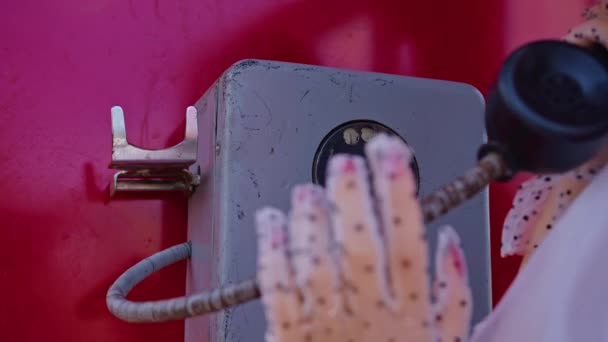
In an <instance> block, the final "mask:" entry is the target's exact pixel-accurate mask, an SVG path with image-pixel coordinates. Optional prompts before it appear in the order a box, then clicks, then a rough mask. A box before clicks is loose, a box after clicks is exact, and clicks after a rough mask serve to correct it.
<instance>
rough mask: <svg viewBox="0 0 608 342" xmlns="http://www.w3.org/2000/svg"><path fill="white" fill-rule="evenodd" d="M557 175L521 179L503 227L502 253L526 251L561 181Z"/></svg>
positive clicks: (507, 254) (502, 254)
mask: <svg viewBox="0 0 608 342" xmlns="http://www.w3.org/2000/svg"><path fill="white" fill-rule="evenodd" d="M560 177H561V176H558V175H547V176H538V177H535V178H533V179H530V180H527V181H526V182H524V183H522V184H521V186H520V188H519V190H518V191H517V193H516V195H515V197H514V199H513V206H512V207H511V209H510V210H509V212H508V213H507V216H506V218H505V221H504V224H503V228H502V243H501V247H500V248H501V249H500V253H501V256H502V257H506V256H510V255H523V254H524V253H525V251H526V250H527V247H528V246H529V244H530V241H531V239H532V236H533V235H534V227H535V226H536V225H537V224H538V223H539V222H542V221H543V215H544V214H545V213H546V208H547V207H548V206H550V203H551V201H552V199H551V193H552V192H553V189H554V188H555V186H556V184H557V183H559V178H560Z"/></svg>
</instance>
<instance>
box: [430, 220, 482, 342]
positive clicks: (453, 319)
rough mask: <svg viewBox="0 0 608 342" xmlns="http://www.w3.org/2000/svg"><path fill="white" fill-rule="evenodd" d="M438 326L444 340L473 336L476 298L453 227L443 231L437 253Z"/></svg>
mask: <svg viewBox="0 0 608 342" xmlns="http://www.w3.org/2000/svg"><path fill="white" fill-rule="evenodd" d="M435 271H436V277H435V286H434V288H435V298H436V303H435V307H434V311H435V326H436V327H437V331H438V333H439V337H440V340H441V341H462V342H464V341H466V340H467V339H468V337H469V330H470V325H471V314H472V307H473V305H472V304H473V303H472V296H471V288H470V287H469V281H468V271H467V265H466V260H465V257H464V253H463V251H462V248H461V247H460V238H459V237H458V234H457V233H456V231H455V230H454V229H452V227H449V226H445V227H443V228H441V229H440V231H439V237H438V246H437V251H436V254H435Z"/></svg>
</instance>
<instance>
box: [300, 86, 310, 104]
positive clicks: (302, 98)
mask: <svg viewBox="0 0 608 342" xmlns="http://www.w3.org/2000/svg"><path fill="white" fill-rule="evenodd" d="M308 93H310V89H308V90H306V91H305V92H304V95H302V97H301V98H300V102H302V100H304V98H305V97H306V95H308Z"/></svg>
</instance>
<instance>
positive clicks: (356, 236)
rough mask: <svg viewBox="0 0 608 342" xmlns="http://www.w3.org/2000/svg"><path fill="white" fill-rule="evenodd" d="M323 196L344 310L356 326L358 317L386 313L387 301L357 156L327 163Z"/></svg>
mask: <svg viewBox="0 0 608 342" xmlns="http://www.w3.org/2000/svg"><path fill="white" fill-rule="evenodd" d="M328 171H329V172H328V181H327V193H328V198H329V200H330V201H331V202H332V203H333V206H334V210H333V213H332V223H333V232H334V237H335V240H336V243H337V246H338V251H339V266H340V271H341V273H340V274H341V276H342V282H343V284H344V287H343V294H344V304H343V305H344V310H345V314H346V315H348V316H351V317H352V319H353V320H354V321H358V324H355V326H356V327H360V326H365V327H368V326H369V324H370V322H363V321H362V317H364V315H368V314H369V313H370V312H371V313H380V312H382V311H383V310H386V305H387V303H388V302H389V300H390V296H388V291H387V286H386V267H385V266H386V264H385V262H384V260H385V258H384V254H383V253H384V249H383V246H382V240H381V237H380V233H379V229H378V222H377V219H376V215H375V214H374V211H373V206H372V201H371V198H370V191H369V184H368V181H367V177H368V174H367V170H366V167H365V164H364V161H363V159H362V158H360V157H354V156H346V155H335V156H334V157H333V158H332V159H331V160H330V162H329V168H328Z"/></svg>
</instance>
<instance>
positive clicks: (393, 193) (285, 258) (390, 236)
mask: <svg viewBox="0 0 608 342" xmlns="http://www.w3.org/2000/svg"><path fill="white" fill-rule="evenodd" d="M366 156H367V159H368V162H369V166H370V167H371V170H372V174H373V177H372V179H371V184H370V183H369V182H368V180H369V179H370V178H369V177H368V171H367V169H366V165H365V161H364V159H363V158H360V157H356V156H348V155H337V156H334V157H333V158H332V160H331V161H330V163H329V168H328V182H327V184H328V185H327V189H323V188H320V187H317V186H315V185H301V186H297V187H295V188H294V189H293V192H292V202H291V206H292V207H291V211H290V213H289V215H288V216H286V215H285V214H283V213H282V212H280V211H278V210H276V209H273V208H265V209H263V210H261V211H259V212H258V214H257V229H258V235H259V242H258V250H259V257H258V260H259V272H258V280H259V283H260V287H261V291H262V302H263V305H264V307H265V314H266V318H267V321H268V330H267V335H266V336H267V337H266V340H267V341H272V342H296V341H298V342H299V341H305V342H308V341H325V342H332V341H340V342H349V341H352V342H355V341H379V342H397V341H403V342H414V341H424V342H431V341H439V340H441V341H466V340H467V339H468V335H469V328H470V327H469V324H470V318H471V307H472V305H471V304H472V303H471V300H472V299H471V293H470V289H469V285H468V280H467V267H466V264H465V259H464V255H463V252H462V250H461V248H460V246H459V238H458V236H457V234H456V232H455V231H454V230H453V229H451V228H450V227H445V228H443V229H441V231H440V232H439V246H438V248H437V253H436V256H435V263H436V277H435V280H434V284H433V286H430V280H429V274H428V270H429V261H428V259H429V258H428V255H427V253H428V248H427V240H426V229H425V227H424V225H423V220H422V216H421V212H420V206H419V203H418V199H417V197H416V187H415V183H414V178H413V175H412V173H411V171H410V168H409V162H410V158H411V152H410V151H409V149H408V148H407V147H406V146H405V145H404V144H403V143H402V141H401V140H400V139H398V138H394V137H389V136H386V135H379V136H376V137H375V138H374V139H372V140H371V141H370V142H369V143H368V144H367V145H366ZM372 188H373V191H371V189H372ZM372 192H373V195H372ZM432 298H434V300H432Z"/></svg>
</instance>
